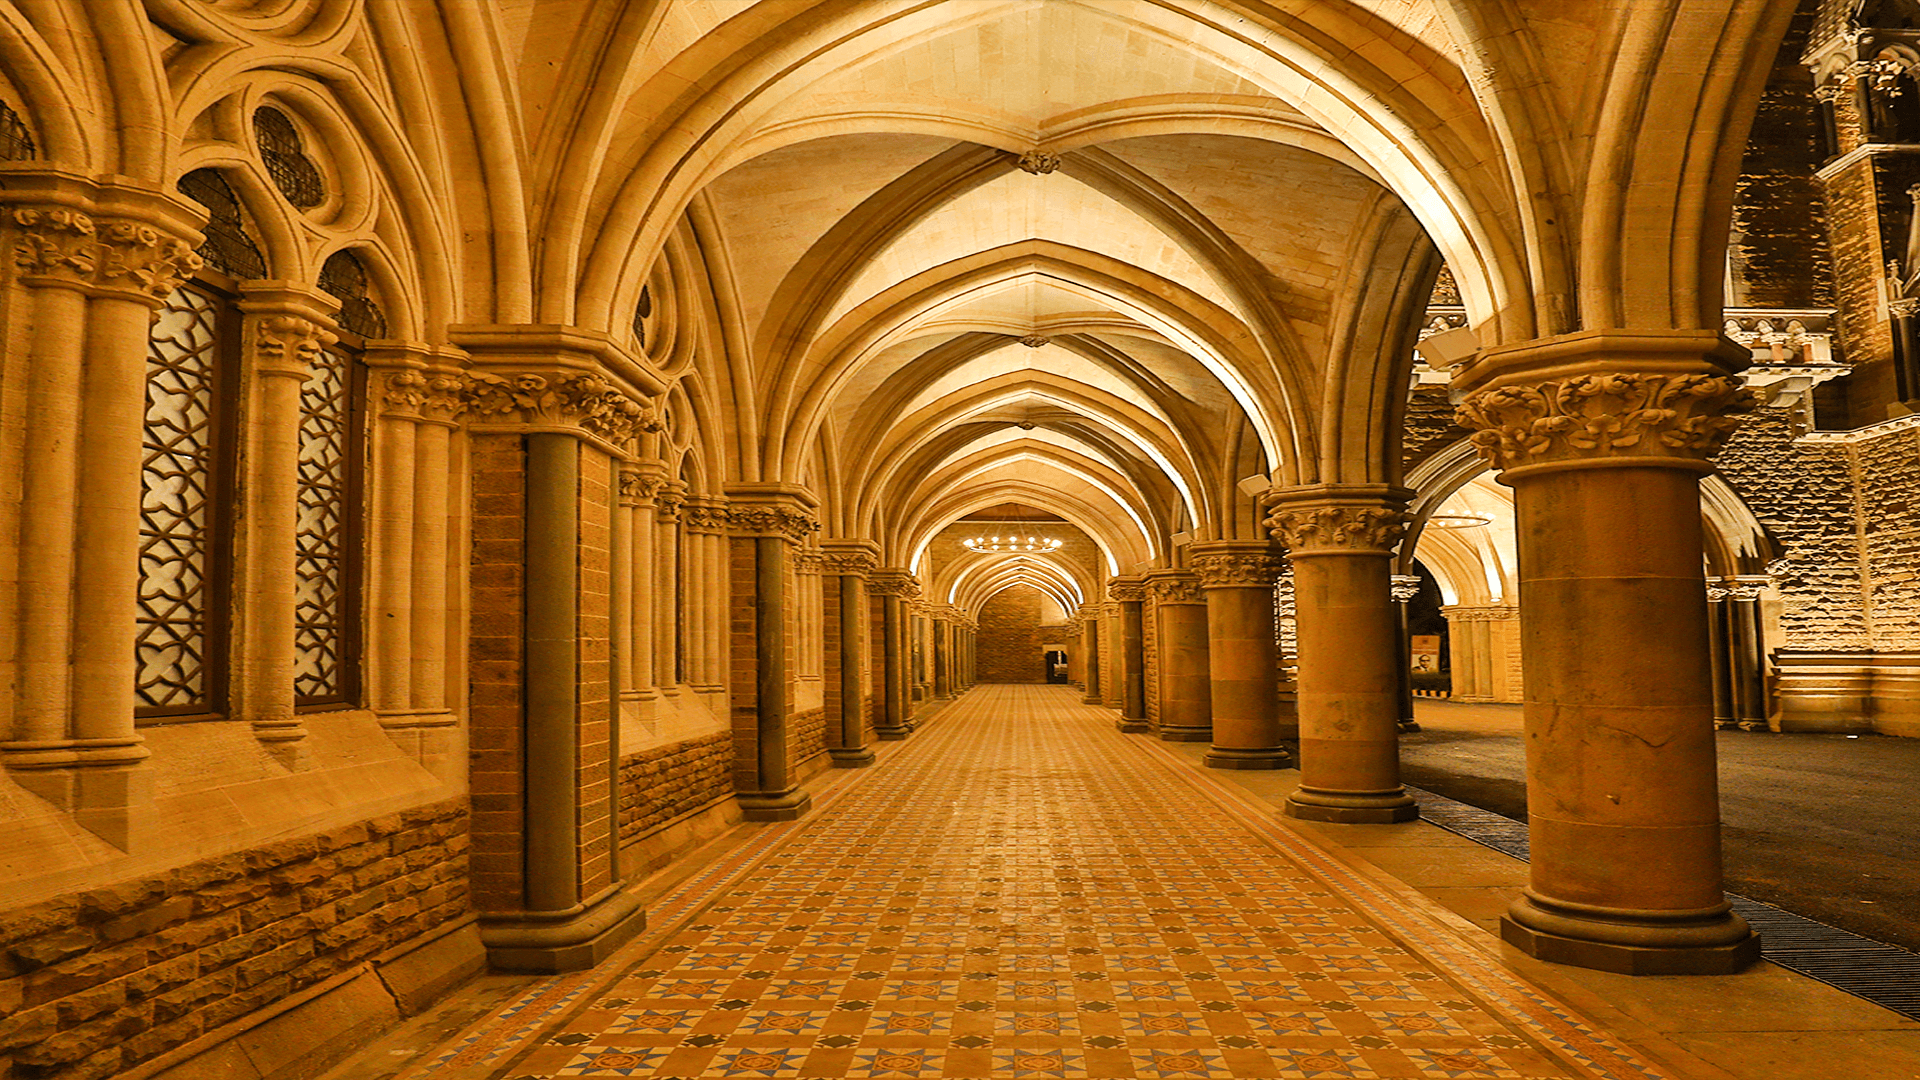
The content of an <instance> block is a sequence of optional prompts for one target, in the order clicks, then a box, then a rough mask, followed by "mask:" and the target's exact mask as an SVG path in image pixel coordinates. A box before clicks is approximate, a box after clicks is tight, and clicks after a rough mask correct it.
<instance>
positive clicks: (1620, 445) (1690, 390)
mask: <svg viewBox="0 0 1920 1080" xmlns="http://www.w3.org/2000/svg"><path fill="white" fill-rule="evenodd" d="M1758 404H1759V395H1758V394H1757V393H1755V392H1754V391H1752V390H1748V389H1746V388H1745V387H1744V386H1743V385H1741V381H1740V380H1739V379H1737V378H1734V377H1732V376H1728V375H1717V374H1705V373H1701V372H1690V373H1684V374H1668V373H1650V372H1635V371H1622V372H1605V373H1588V374H1581V375H1575V376H1572V377H1570V378H1565V379H1553V380H1547V381H1543V382H1538V383H1532V384H1524V385H1513V384H1509V385H1504V386H1494V387H1490V388H1487V389H1484V390H1476V391H1474V392H1472V393H1470V394H1468V395H1467V396H1466V398H1465V399H1464V400H1463V401H1461V402H1460V405H1459V408H1458V409H1457V410H1456V411H1455V417H1456V418H1457V419H1458V421H1459V423H1460V424H1461V426H1463V427H1467V428H1472V429H1474V434H1473V437H1472V441H1473V445H1474V446H1475V447H1477V448H1478V449H1479V450H1480V453H1481V455H1482V456H1484V457H1485V458H1486V459H1487V460H1488V462H1490V463H1491V464H1492V465H1493V466H1494V467H1495V468H1498V469H1500V470H1502V471H1505V470H1510V469H1516V468H1524V467H1527V466H1531V465H1552V464H1561V463H1566V462H1583V463H1603V462H1608V461H1615V460H1618V461H1619V462H1620V463H1621V464H1641V465H1644V464H1648V459H1649V458H1653V459H1670V460H1671V461H1673V462H1674V463H1688V464H1695V463H1697V464H1698V466H1699V467H1700V468H1702V469H1703V470H1704V469H1706V468H1710V466H1709V465H1707V458H1708V457H1710V456H1711V455H1712V454H1713V453H1714V452H1715V451H1717V450H1719V449H1720V447H1721V446H1722V445H1723V444H1724V443H1725V442H1726V441H1727V437H1728V436H1730V435H1732V434H1733V429H1734V428H1735V427H1737V426H1739V423H1740V421H1739V419H1738V417H1739V416H1740V415H1741V414H1743V413H1747V412H1751V411H1752V410H1753V409H1754V408H1755V407H1756V406H1757V405H1758Z"/></svg>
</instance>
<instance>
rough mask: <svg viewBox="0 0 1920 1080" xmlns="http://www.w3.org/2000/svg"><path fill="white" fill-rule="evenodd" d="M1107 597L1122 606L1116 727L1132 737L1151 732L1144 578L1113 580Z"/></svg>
mask: <svg viewBox="0 0 1920 1080" xmlns="http://www.w3.org/2000/svg"><path fill="white" fill-rule="evenodd" d="M1107 595H1109V596H1111V597H1113V599H1114V600H1115V602H1117V603H1118V604H1119V605H1120V648H1119V649H1117V650H1115V656H1116V657H1117V658H1118V660H1119V664H1120V719H1118V720H1116V721H1114V726H1115V727H1116V728H1119V729H1120V730H1121V731H1124V732H1127V733H1128V734H1130V735H1133V734H1139V733H1141V732H1144V731H1146V730H1148V724H1147V665H1146V648H1145V646H1146V638H1145V630H1144V626H1143V623H1144V621H1145V618H1144V608H1145V606H1146V599H1147V583H1146V580H1145V579H1144V578H1114V579H1113V580H1112V581H1110V582H1109V583H1108V584H1107Z"/></svg>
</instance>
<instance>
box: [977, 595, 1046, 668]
mask: <svg viewBox="0 0 1920 1080" xmlns="http://www.w3.org/2000/svg"><path fill="white" fill-rule="evenodd" d="M1041 608H1042V603H1041V595H1040V590H1038V589H1035V588H1032V587H1030V586H1026V585H1014V586H1012V587H1010V588H1007V589H1003V590H1001V591H1000V592H998V593H995V594H994V595H993V597H992V598H991V599H989V600H988V601H987V602H986V603H985V604H982V605H981V606H980V614H979V620H980V641H979V646H978V648H979V660H978V662H979V670H980V681H981V682H983V683H1042V682H1046V681H1047V677H1046V666H1045V660H1046V656H1045V654H1044V653H1043V652H1042V651H1041V646H1042V645H1044V644H1045V639H1044V637H1043V635H1042V633H1041V630H1040V611H1041Z"/></svg>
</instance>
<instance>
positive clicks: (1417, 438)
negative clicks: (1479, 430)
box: [1400, 386, 1471, 471]
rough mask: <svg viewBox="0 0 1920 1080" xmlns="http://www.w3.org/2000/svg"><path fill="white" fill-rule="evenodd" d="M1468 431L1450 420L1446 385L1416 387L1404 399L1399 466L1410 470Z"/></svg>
mask: <svg viewBox="0 0 1920 1080" xmlns="http://www.w3.org/2000/svg"><path fill="white" fill-rule="evenodd" d="M1469 434H1471V432H1469V431H1468V430H1467V429H1466V428H1463V427H1461V426H1460V425H1459V424H1456V423H1454V422H1453V403H1452V402H1451V401H1449V400H1447V388H1446V387H1444V386H1421V387H1418V388H1416V389H1415V390H1414V391H1413V393H1412V394H1411V395H1410V396H1409V397H1408V399H1407V413H1406V426H1405V428H1404V429H1403V430H1402V432H1401V435H1400V463H1401V468H1402V469H1404V470H1407V471H1411V470H1412V469H1413V467H1414V466H1415V465H1418V464H1420V463H1421V462H1422V461H1425V460H1426V459H1427V458H1429V457H1431V456H1432V455H1433V454H1434V453H1435V452H1437V451H1439V450H1442V449H1444V448H1446V447H1448V446H1451V445H1453V444H1454V443H1456V442H1458V441H1459V440H1461V439H1464V438H1466V437H1467V436H1468V435H1469Z"/></svg>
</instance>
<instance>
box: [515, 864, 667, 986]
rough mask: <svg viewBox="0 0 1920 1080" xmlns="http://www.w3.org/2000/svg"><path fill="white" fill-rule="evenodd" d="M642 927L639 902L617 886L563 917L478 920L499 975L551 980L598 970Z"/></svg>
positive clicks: (545, 915) (519, 914)
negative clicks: (527, 975)
mask: <svg viewBox="0 0 1920 1080" xmlns="http://www.w3.org/2000/svg"><path fill="white" fill-rule="evenodd" d="M646 925H647V913H646V909H645V908H643V907H641V906H640V898H639V897H638V896H637V895H634V894H632V893H629V892H627V891H626V886H625V885H618V886H615V887H614V888H613V889H611V890H609V891H607V892H605V893H602V894H601V895H600V896H599V897H597V898H595V899H594V900H592V901H590V902H588V903H585V904H581V905H578V906H576V907H572V908H569V909H567V910H565V911H553V912H544V911H541V912H515V913H512V914H502V915H481V916H480V943H481V944H482V945H485V946H486V947H487V962H488V963H490V964H492V965H493V966H494V967H496V968H498V969H500V970H502V971H530V972H537V973H539V974H543V975H554V974H558V973H560V972H563V971H583V970H585V969H587V968H590V967H592V966H593V965H595V964H598V963H599V962H600V961H602V960H605V959H606V958H607V957H609V956H611V955H613V953H614V951H615V950H617V949H619V948H620V946H622V945H625V944H626V943H627V942H629V941H631V940H633V938H634V936H635V935H637V934H639V933H640V931H641V930H644V929H646Z"/></svg>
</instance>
